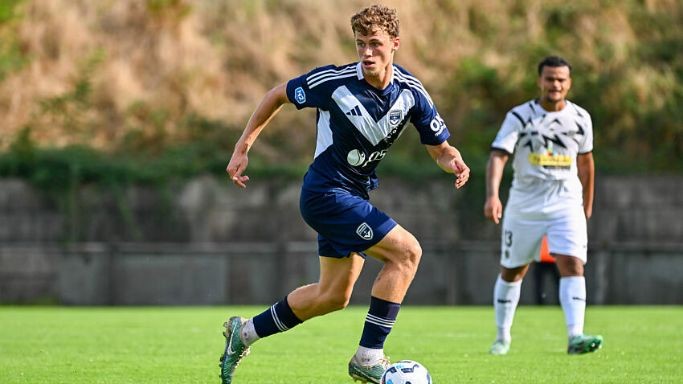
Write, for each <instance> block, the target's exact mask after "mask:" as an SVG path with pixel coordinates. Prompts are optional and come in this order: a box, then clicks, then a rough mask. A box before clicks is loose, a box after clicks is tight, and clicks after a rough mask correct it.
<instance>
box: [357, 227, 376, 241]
mask: <svg viewBox="0 0 683 384" xmlns="http://www.w3.org/2000/svg"><path fill="white" fill-rule="evenodd" d="M356 234H357V235H358V236H360V237H361V238H362V239H364V240H372V236H374V234H373V233H372V228H370V226H369V225H368V223H361V225H359V226H358V228H356Z"/></svg>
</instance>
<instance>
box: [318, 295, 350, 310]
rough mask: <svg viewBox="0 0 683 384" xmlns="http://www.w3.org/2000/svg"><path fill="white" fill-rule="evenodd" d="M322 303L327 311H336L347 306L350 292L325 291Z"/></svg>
mask: <svg viewBox="0 0 683 384" xmlns="http://www.w3.org/2000/svg"><path fill="white" fill-rule="evenodd" d="M322 301H323V303H324V304H323V305H324V306H325V308H326V310H327V311H328V312H333V311H338V310H340V309H344V308H346V307H348V305H349V302H350V301H351V294H346V293H345V292H327V293H326V294H325V295H323V297H322Z"/></svg>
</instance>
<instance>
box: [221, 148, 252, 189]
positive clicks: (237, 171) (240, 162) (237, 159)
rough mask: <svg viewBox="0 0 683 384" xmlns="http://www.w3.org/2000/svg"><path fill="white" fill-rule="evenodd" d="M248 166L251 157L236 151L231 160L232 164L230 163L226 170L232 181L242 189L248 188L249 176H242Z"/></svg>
mask: <svg viewBox="0 0 683 384" xmlns="http://www.w3.org/2000/svg"><path fill="white" fill-rule="evenodd" d="M247 165H249V157H247V154H246V153H242V152H238V151H235V152H234V153H233V154H232V158H230V163H228V166H227V168H226V169H225V171H226V172H228V175H230V180H231V181H232V182H233V184H235V185H236V186H238V187H240V188H246V187H247V184H246V183H247V181H249V176H247V175H242V172H244V170H245V169H247Z"/></svg>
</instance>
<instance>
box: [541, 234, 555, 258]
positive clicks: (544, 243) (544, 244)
mask: <svg viewBox="0 0 683 384" xmlns="http://www.w3.org/2000/svg"><path fill="white" fill-rule="evenodd" d="M554 262H555V258H554V257H552V256H550V249H548V236H543V240H541V263H554Z"/></svg>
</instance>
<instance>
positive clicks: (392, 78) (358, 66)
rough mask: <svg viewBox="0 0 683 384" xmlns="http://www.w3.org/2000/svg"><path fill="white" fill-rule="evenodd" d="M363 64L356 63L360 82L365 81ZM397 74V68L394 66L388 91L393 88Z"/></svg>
mask: <svg viewBox="0 0 683 384" xmlns="http://www.w3.org/2000/svg"><path fill="white" fill-rule="evenodd" d="M361 64H362V63H361V62H360V61H359V62H358V63H356V76H357V77H358V80H363V79H365V76H364V75H363V68H362V67H361ZM395 72H396V67H395V66H394V65H393V64H392V68H391V78H390V79H389V86H387V88H386V89H388V88H389V87H391V84H393V83H394V73H395Z"/></svg>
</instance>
